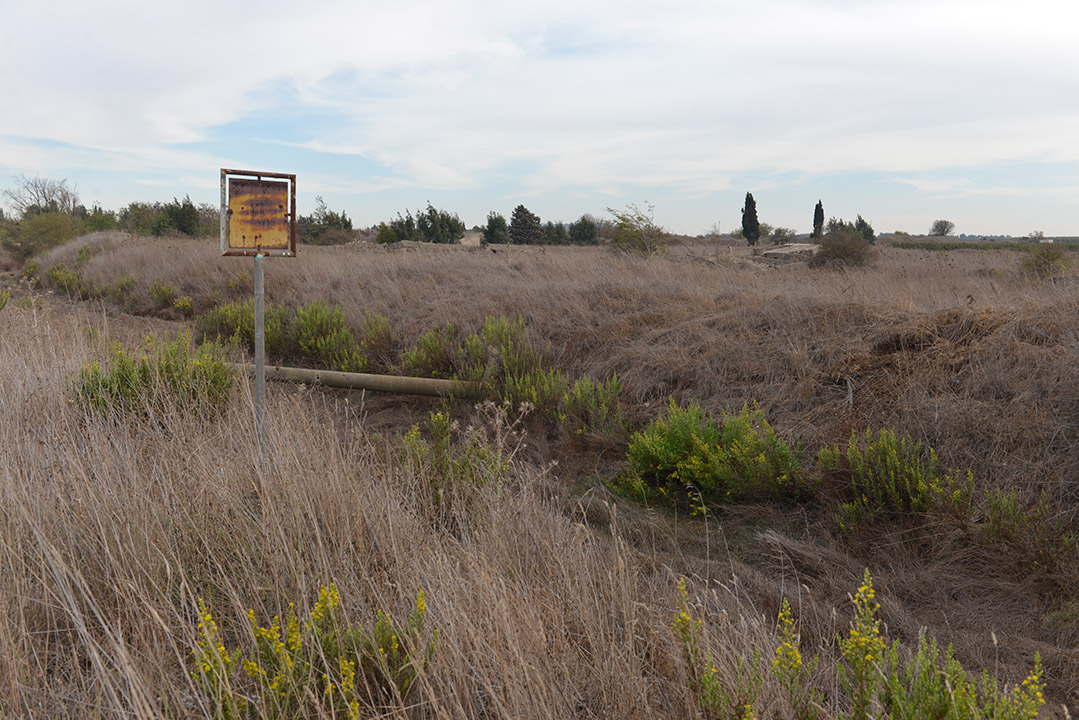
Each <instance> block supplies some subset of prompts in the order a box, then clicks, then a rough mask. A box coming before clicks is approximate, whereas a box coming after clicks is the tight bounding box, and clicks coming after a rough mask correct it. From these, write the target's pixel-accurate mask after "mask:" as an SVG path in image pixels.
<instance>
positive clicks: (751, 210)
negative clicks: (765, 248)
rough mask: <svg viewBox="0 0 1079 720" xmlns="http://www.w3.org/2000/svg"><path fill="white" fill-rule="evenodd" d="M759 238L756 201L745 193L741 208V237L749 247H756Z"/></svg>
mask: <svg viewBox="0 0 1079 720" xmlns="http://www.w3.org/2000/svg"><path fill="white" fill-rule="evenodd" d="M760 236H761V224H760V222H758V221H757V201H756V200H754V199H753V193H748V192H747V193H746V204H745V207H743V208H742V237H744V238H745V239H746V242H747V243H749V244H750V245H756V244H757V240H759V239H760Z"/></svg>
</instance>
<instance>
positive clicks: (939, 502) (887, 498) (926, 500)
mask: <svg viewBox="0 0 1079 720" xmlns="http://www.w3.org/2000/svg"><path fill="white" fill-rule="evenodd" d="M817 460H818V463H819V464H820V466H821V468H822V469H823V470H825V471H828V472H842V473H845V474H846V475H847V476H848V478H849V483H850V484H849V488H848V492H849V494H850V496H851V497H852V498H853V499H852V500H851V501H850V502H846V503H844V504H842V505H841V506H840V509H839V513H838V514H837V516H836V521H837V522H838V523H839V526H840V528H841V529H843V530H844V531H851V530H853V529H854V527H855V526H857V525H858V524H859V523H861V522H863V521H866V520H869V519H871V518H873V517H875V516H881V515H887V516H889V517H891V518H893V519H900V518H906V519H917V518H918V517H920V516H922V515H924V514H925V513H927V512H931V511H939V512H947V513H951V514H954V515H956V516H958V517H960V518H963V519H968V518H969V517H970V513H971V500H972V497H973V492H974V481H973V478H972V477H971V475H970V473H967V474H966V475H965V476H964V475H962V474H961V473H958V472H955V473H951V474H942V473H940V472H939V471H938V470H937V456H936V453H935V452H934V450H933V448H927V449H926V450H925V451H924V452H923V450H922V444H921V443H920V442H915V441H914V440H912V439H911V438H910V437H909V436H907V435H903V436H898V435H896V434H895V433H894V432H892V431H890V430H881V431H880V432H879V433H878V434H877V435H874V434H873V433H872V432H871V431H870V430H866V432H865V435H863V436H859V435H858V434H857V433H854V432H852V433H851V437H850V441H849V442H848V443H847V447H846V450H845V452H844V451H843V450H842V449H840V448H838V447H825V448H822V449H821V450H820V452H819V453H818V455H817Z"/></svg>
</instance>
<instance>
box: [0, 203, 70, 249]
mask: <svg viewBox="0 0 1079 720" xmlns="http://www.w3.org/2000/svg"><path fill="white" fill-rule="evenodd" d="M82 231H83V227H82V221H81V220H79V218H77V217H75V216H74V215H69V214H68V213H62V212H46V213H42V214H40V215H34V216H32V217H28V218H25V219H23V220H21V221H20V222H19V223H18V225H17V226H16V227H15V228H14V230H13V232H12V233H11V235H9V236H6V237H5V245H7V247H8V249H9V250H11V251H12V252H13V253H14V254H15V255H16V256H17V257H19V258H20V259H22V260H26V259H27V258H30V257H32V256H34V255H40V254H41V253H43V252H46V251H47V250H51V249H52V248H54V247H58V246H60V245H63V244H64V243H66V242H69V241H71V240H74V239H75V238H77V237H78V236H79V235H81V234H82Z"/></svg>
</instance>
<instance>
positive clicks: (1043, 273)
mask: <svg viewBox="0 0 1079 720" xmlns="http://www.w3.org/2000/svg"><path fill="white" fill-rule="evenodd" d="M1028 245H1030V243H1028ZM1070 264H1071V260H1069V259H1068V257H1067V255H1066V252H1065V250H1064V248H1063V247H1062V246H1061V245H1058V244H1056V243H1033V246H1032V247H1030V248H1029V249H1028V250H1027V253H1026V257H1024V258H1023V261H1022V266H1023V270H1025V271H1026V272H1028V273H1030V274H1031V275H1034V276H1035V277H1039V278H1043V279H1044V278H1051V277H1056V276H1057V275H1060V274H1061V273H1062V272H1064V270H1065V269H1067V267H1068V265H1070Z"/></svg>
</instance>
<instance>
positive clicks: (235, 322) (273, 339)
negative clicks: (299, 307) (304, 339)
mask: <svg viewBox="0 0 1079 720" xmlns="http://www.w3.org/2000/svg"><path fill="white" fill-rule="evenodd" d="M263 330H264V332H265V347H266V355H267V356H268V357H276V358H286V357H290V356H291V355H292V353H293V350H292V342H291V340H290V337H289V332H290V322H289V310H288V308H285V307H281V306H279V305H273V304H271V303H266V307H265V309H264V315H263ZM195 338H196V340H198V341H199V342H205V341H207V340H209V341H217V342H226V343H235V344H237V345H239V346H241V347H244V348H246V349H247V350H248V351H249V352H253V351H254V348H255V301H254V300H247V301H236V302H231V303H226V304H225V305H218V306H217V307H215V308H212V309H210V310H208V311H207V312H205V313H203V314H202V315H199V316H198V317H197V318H195Z"/></svg>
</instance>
